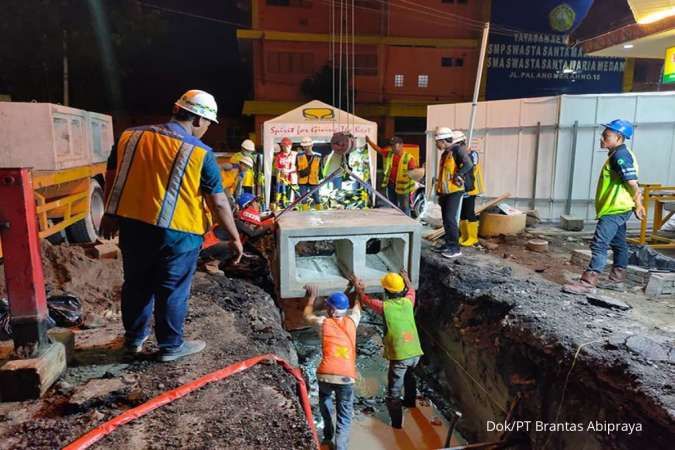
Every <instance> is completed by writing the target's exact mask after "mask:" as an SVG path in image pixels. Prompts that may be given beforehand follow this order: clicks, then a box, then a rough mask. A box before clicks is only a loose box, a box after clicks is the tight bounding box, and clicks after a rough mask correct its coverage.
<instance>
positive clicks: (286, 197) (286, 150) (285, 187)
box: [274, 137, 298, 208]
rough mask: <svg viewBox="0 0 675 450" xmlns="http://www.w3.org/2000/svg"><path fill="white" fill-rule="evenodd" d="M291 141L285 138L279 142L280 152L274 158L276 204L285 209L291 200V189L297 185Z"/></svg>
mask: <svg viewBox="0 0 675 450" xmlns="http://www.w3.org/2000/svg"><path fill="white" fill-rule="evenodd" d="M292 149H293V141H291V140H290V138H288V137H285V138H283V139H282V140H281V151H280V152H279V153H277V154H276V155H275V157H274V169H275V172H276V174H277V194H276V204H277V206H279V207H281V208H285V207H286V206H287V205H288V204H289V202H290V200H291V192H292V191H293V187H294V186H295V185H296V184H298V179H297V178H298V175H297V167H296V153H295V152H293V151H291V150H292Z"/></svg>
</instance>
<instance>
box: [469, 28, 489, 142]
mask: <svg viewBox="0 0 675 450" xmlns="http://www.w3.org/2000/svg"><path fill="white" fill-rule="evenodd" d="M489 36H490V22H485V25H484V26H483V39H482V41H481V44H480V56H479V57H478V71H477V72H476V84H475V86H474V87H473V101H472V102H471V118H470V119H469V141H468V142H467V144H468V146H469V149H471V139H472V138H473V124H474V121H475V120H476V109H478V93H479V92H480V82H481V79H482V78H483V64H484V63H485V52H486V50H487V44H488V37H489Z"/></svg>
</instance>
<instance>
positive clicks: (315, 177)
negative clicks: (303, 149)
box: [298, 153, 321, 186]
mask: <svg viewBox="0 0 675 450" xmlns="http://www.w3.org/2000/svg"><path fill="white" fill-rule="evenodd" d="M308 167H309V174H308V175H306V176H302V175H300V172H302V171H304V170H306V169H307V168H308ZM320 171H321V155H317V154H314V155H312V156H310V159H309V161H308V158H307V155H305V154H304V153H301V154H299V155H298V184H302V185H305V184H309V185H310V186H316V185H317V184H319V173H320Z"/></svg>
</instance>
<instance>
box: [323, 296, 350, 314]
mask: <svg viewBox="0 0 675 450" xmlns="http://www.w3.org/2000/svg"><path fill="white" fill-rule="evenodd" d="M326 304H328V306H330V307H332V308H333V309H337V310H345V309H349V299H348V298H347V296H346V295H345V294H344V293H343V292H334V293H332V294H330V295H329V296H328V298H327V299H326Z"/></svg>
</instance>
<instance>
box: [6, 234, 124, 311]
mask: <svg viewBox="0 0 675 450" xmlns="http://www.w3.org/2000/svg"><path fill="white" fill-rule="evenodd" d="M40 244H41V251H42V268H43V271H44V275H45V289H46V291H47V295H48V296H49V295H57V294H62V293H67V294H71V295H74V296H76V297H78V298H79V299H80V301H81V302H82V306H83V309H84V311H85V312H93V313H96V314H98V315H104V314H105V313H106V311H117V310H119V294H120V290H121V287H122V261H121V260H119V259H94V258H92V257H90V256H89V255H88V253H87V252H88V248H87V247H86V246H79V245H65V244H64V245H53V244H51V243H49V241H47V240H42V241H41V243H40ZM6 295H7V294H6V290H5V275H4V269H3V266H2V265H0V296H6Z"/></svg>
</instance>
